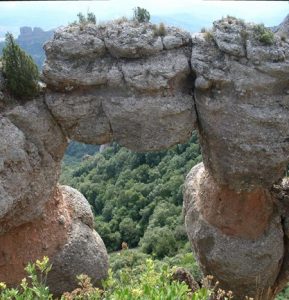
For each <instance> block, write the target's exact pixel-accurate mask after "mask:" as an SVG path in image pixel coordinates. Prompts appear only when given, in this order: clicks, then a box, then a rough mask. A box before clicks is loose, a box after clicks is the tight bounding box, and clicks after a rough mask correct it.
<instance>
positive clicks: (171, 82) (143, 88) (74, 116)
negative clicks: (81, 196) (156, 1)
mask: <svg viewBox="0 0 289 300" xmlns="http://www.w3.org/2000/svg"><path fill="white" fill-rule="evenodd" d="M190 44H191V38H190V35H189V34H188V33H186V32H184V31H181V30H178V29H176V28H174V27H168V28H167V29H166V36H165V37H162V36H160V35H159V34H158V32H157V29H156V28H155V27H154V26H153V25H151V24H146V23H144V24H139V23H135V22H133V21H129V22H126V21H123V22H118V23H116V22H112V23H108V24H106V25H99V26H96V25H93V24H88V25H85V26H78V25H71V26H68V27H65V28H61V29H59V30H58V31H56V33H55V35H54V39H53V40H52V41H49V42H48V43H47V44H46V45H45V47H44V48H45V51H46V54H47V59H46V62H45V65H44V69H43V80H44V81H45V83H46V84H47V86H48V88H49V89H50V91H47V93H46V96H45V97H46V103H47V105H48V107H49V109H50V110H51V113H52V114H53V116H54V117H55V118H56V119H57V121H58V123H59V124H60V125H61V126H62V128H63V130H64V131H65V133H66V134H67V135H68V137H69V138H71V139H75V140H78V141H81V142H85V143H96V144H105V143H108V142H110V141H111V140H112V139H114V140H115V141H117V142H118V143H120V144H121V145H123V146H127V147H129V148H130V149H132V150H136V151H151V150H160V149H163V148H167V147H170V146H172V145H174V144H176V143H180V142H184V141H186V140H187V139H188V138H189V137H190V135H191V133H192V130H193V128H194V126H195V123H196V114H195V110H194V102H193V99H192V97H191V95H190V91H191V89H192V82H191V81H190V80H189V79H190V76H191V75H190V74H191V70H190V49H191V48H190V47H191V45H190Z"/></svg>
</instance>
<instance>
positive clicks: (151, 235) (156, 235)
mask: <svg viewBox="0 0 289 300" xmlns="http://www.w3.org/2000/svg"><path fill="white" fill-rule="evenodd" d="M141 247H142V250H143V251H144V252H145V253H147V254H153V255H155V256H156V258H163V257H165V256H172V255H174V254H175V253H176V251H177V242H176V239H175V237H174V234H173V232H172V231H171V230H170V229H169V228H168V227H167V226H165V227H155V228H153V229H151V230H147V231H146V232H145V234H144V236H143V238H142V239H141Z"/></svg>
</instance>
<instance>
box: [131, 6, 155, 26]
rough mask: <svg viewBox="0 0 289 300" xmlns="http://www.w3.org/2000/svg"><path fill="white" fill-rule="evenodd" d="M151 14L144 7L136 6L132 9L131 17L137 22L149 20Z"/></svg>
mask: <svg viewBox="0 0 289 300" xmlns="http://www.w3.org/2000/svg"><path fill="white" fill-rule="evenodd" d="M150 18H151V16H150V13H149V12H148V11H147V10H146V9H145V8H141V7H139V6H138V7H136V8H134V10H133V19H134V20H135V21H138V22H139V23H144V22H149V20H150Z"/></svg>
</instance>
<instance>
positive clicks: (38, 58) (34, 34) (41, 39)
mask: <svg viewBox="0 0 289 300" xmlns="http://www.w3.org/2000/svg"><path fill="white" fill-rule="evenodd" d="M52 35H53V30H49V31H44V30H42V29H41V28H39V27H34V28H33V29H32V28H31V27H27V26H25V27H21V28H20V35H19V36H18V38H17V39H16V41H17V43H18V44H19V46H20V47H21V48H22V49H24V50H25V51H26V52H27V53H29V54H30V55H31V56H32V58H33V60H34V61H35V63H36V64H37V66H38V68H39V69H41V68H42V65H43V62H44V59H45V54H44V50H43V44H44V43H45V42H46V41H47V40H49V39H50V38H51V37H52ZM4 45H5V42H1V43H0V53H2V49H3V48H4Z"/></svg>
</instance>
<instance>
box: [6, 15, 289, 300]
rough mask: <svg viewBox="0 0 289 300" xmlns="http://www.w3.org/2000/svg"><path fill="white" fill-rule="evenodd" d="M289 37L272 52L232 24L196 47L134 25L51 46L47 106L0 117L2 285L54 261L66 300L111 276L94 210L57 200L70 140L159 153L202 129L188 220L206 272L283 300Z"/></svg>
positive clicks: (77, 29) (251, 29)
mask: <svg viewBox="0 0 289 300" xmlns="http://www.w3.org/2000/svg"><path fill="white" fill-rule="evenodd" d="M287 27H288V22H287V21H286V20H285V21H284V22H283V23H282V24H281V25H280V26H279V27H278V28H277V33H276V34H275V36H272V35H271V34H270V33H268V34H267V37H266V39H264V37H262V36H261V35H262V30H266V29H264V28H262V27H255V26H254V25H252V24H245V23H244V22H242V21H240V20H237V19H235V18H231V17H228V18H225V19H223V20H220V21H217V22H215V23H214V26H213V29H212V31H211V32H205V33H200V34H195V35H194V36H193V37H192V38H191V37H190V35H189V34H188V33H186V32H183V31H181V30H178V29H175V28H171V27H168V28H166V33H165V35H164V36H163V35H160V32H159V31H158V30H157V27H154V26H153V25H151V24H137V23H134V22H126V21H120V22H114V23H113V22H112V23H108V24H105V25H101V26H95V25H89V24H88V25H71V26H68V27H65V28H61V29H59V30H57V31H56V33H55V36H54V38H53V39H52V40H51V41H50V42H48V43H47V44H46V45H45V51H46V55H47V60H46V63H45V66H44V71H43V80H44V81H45V83H46V85H47V89H46V90H45V95H44V96H43V97H42V96H41V97H39V99H34V100H33V101H31V102H29V103H27V104H25V105H16V106H15V105H14V104H11V105H9V107H8V106H5V105H6V104H5V103H7V102H5V101H2V102H3V103H4V107H3V105H2V106H1V107H0V139H1V143H0V250H1V251H2V250H3V251H2V252H1V251H0V253H2V254H1V255H2V256H1V257H0V271H1V270H3V272H2V271H1V272H0V274H1V275H0V276H3V278H2V277H0V280H4V281H8V282H9V283H11V284H15V283H16V281H17V280H18V278H20V277H21V276H22V273H21V272H22V269H23V265H22V264H23V263H25V262H26V261H27V260H35V259H36V258H39V255H41V256H43V254H47V255H48V256H51V259H52V262H53V264H54V268H53V270H52V273H51V277H50V278H49V284H50V285H51V287H53V291H54V292H55V293H56V294H58V295H59V294H61V293H62V292H64V291H65V290H71V289H73V288H74V287H75V282H74V277H75V275H77V274H79V273H88V275H90V276H91V277H92V278H93V279H94V280H95V283H96V284H98V283H99V280H100V279H102V278H103V277H105V276H106V272H107V255H106V250H105V247H104V245H103V243H102V241H101V239H100V237H99V236H98V235H97V234H96V233H95V232H94V231H93V229H92V215H91V211H90V209H89V206H88V204H87V203H86V201H85V199H84V198H83V197H82V196H81V195H80V194H79V193H78V192H77V191H75V190H73V189H71V188H69V187H60V188H56V184H57V180H58V177H59V167H60V160H61V158H62V156H63V153H64V150H65V147H66V144H67V139H73V140H77V141H80V142H85V143H95V144H106V143H110V142H111V141H112V140H115V141H117V142H119V143H120V144H122V145H124V146H127V147H129V148H130V149H132V150H137V151H152V150H159V149H163V148H167V147H170V146H172V145H174V144H176V143H180V142H184V141H185V140H187V139H188V138H189V136H190V134H191V132H192V130H193V128H194V127H195V126H197V127H198V129H199V132H200V141H201V145H202V151H203V157H204V165H198V166H196V167H194V168H193V170H192V171H191V173H190V174H189V175H188V177H187V180H186V184H185V192H184V212H185V220H186V227H187V232H188V236H189V239H190V241H191V243H192V245H193V247H194V249H195V251H196V254H197V257H198V259H199V261H200V264H201V267H202V269H203V270H204V273H205V274H212V275H214V276H215V278H216V279H217V280H219V281H220V283H221V287H222V288H225V289H228V290H232V291H233V293H234V299H240V300H241V299H242V300H243V299H244V297H245V296H251V297H253V298H255V299H258V300H260V299H262V300H269V299H272V298H273V295H275V294H276V293H277V291H278V290H280V289H281V288H282V287H283V286H284V284H285V283H286V282H287V281H288V278H289V276H288V271H287V269H288V261H289V259H288V257H289V255H288V237H289V234H288V223H289V222H288V220H287V219H288V216H287V214H286V213H284V211H285V212H286V211H287V208H286V205H285V206H284V205H280V203H282V201H283V202H284V201H285V200H286V199H287V198H288V196H287V194H286V185H279V188H277V186H278V185H274V183H276V182H277V181H278V180H280V178H282V176H283V174H284V170H285V168H286V166H287V164H288V162H289V157H288V150H289V138H288V137H289V126H288V124H289V123H288V121H289V114H288V110H289V104H288V103H289V96H288V95H289V76H288V75H289V44H288V42H287V41H286V38H284V37H282V34H283V33H284V32H288V28H287ZM0 77H1V76H0ZM193 88H194V97H192V96H193V95H192V89H193ZM0 89H1V88H0ZM4 97H5V95H4ZM57 199H60V200H57ZM280 199H281V200H280ZM284 199H285V200H284ZM287 200H288V199H287ZM287 200H286V201H287ZM286 201H285V202H286ZM283 204H284V203H283ZM48 220H51V222H52V226H50V227H49V226H48V223H47V222H48ZM40 229H41V230H40ZM55 232H57V235H56V238H55V239H54V240H53V241H52V240H51V236H52V235H53V234H54V233H55ZM24 237H25V240H24ZM18 240H19V241H20V242H21V243H23V247H22V246H21V247H19V249H18V248H17V247H18V246H17V241H18ZM1 241H2V242H1ZM46 242H47V243H46ZM48 244H49V245H48ZM2 245H3V246H2ZM34 245H35V246H34ZM29 246H31V251H27V253H24V249H25V250H26V249H28V248H29ZM13 248H17V251H18V252H17V255H16V256H13V255H12V254H11V249H13ZM9 261H10V262H11V263H10V264H9ZM1 268H2V269H1ZM9 268H12V270H13V271H14V273H15V278H13V276H12V275H11V273H10V274H8V275H5V274H7V272H8V269H9ZM9 270H10V269H9ZM4 275H5V276H7V277H5V276H4Z"/></svg>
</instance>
